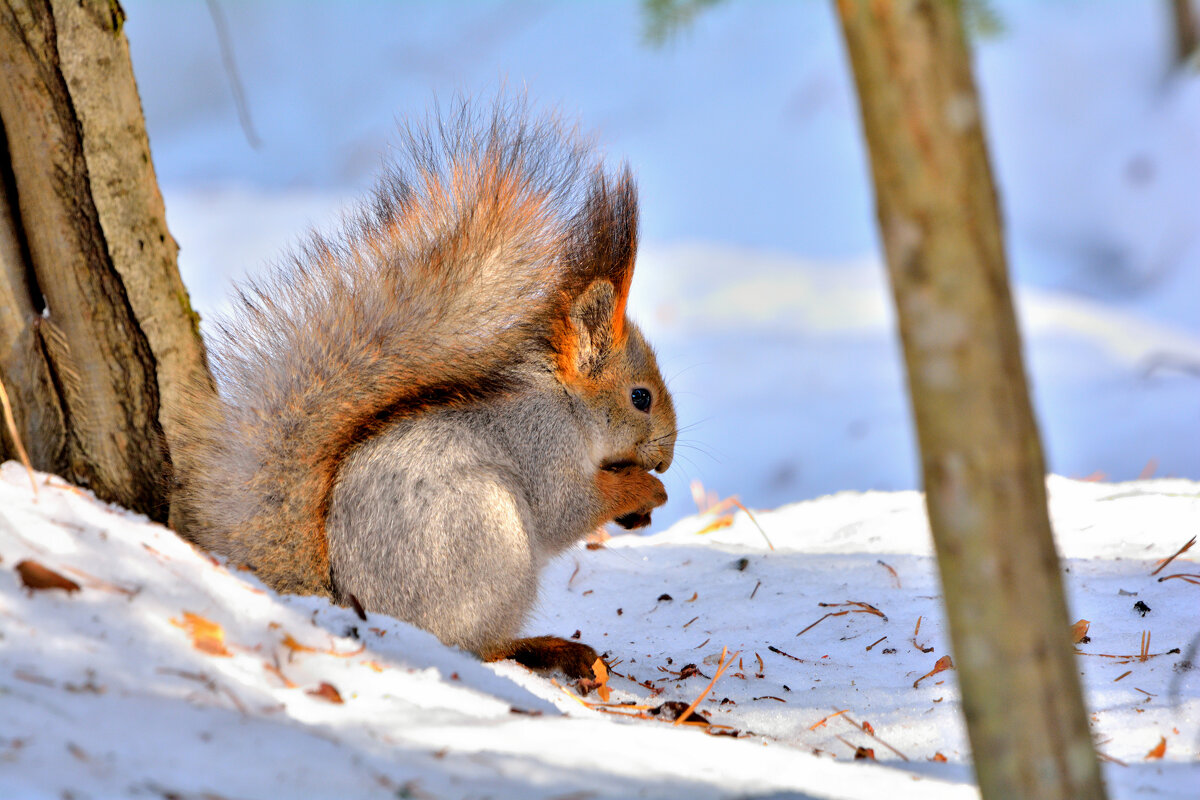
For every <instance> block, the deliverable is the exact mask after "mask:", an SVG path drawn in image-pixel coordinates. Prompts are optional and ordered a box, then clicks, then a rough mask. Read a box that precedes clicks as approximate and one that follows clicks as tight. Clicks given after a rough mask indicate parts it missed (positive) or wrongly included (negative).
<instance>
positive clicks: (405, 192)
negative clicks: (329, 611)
mask: <svg viewBox="0 0 1200 800" xmlns="http://www.w3.org/2000/svg"><path fill="white" fill-rule="evenodd" d="M637 239H638V210H637V195H636V189H635V186H634V182H633V178H632V175H631V172H630V169H629V166H628V164H625V165H623V167H622V169H621V170H620V171H619V172H616V173H615V174H614V173H611V172H609V171H607V170H606V169H605V165H604V163H603V160H602V158H601V157H600V156H599V155H597V153H596V150H595V147H594V146H593V145H592V144H591V142H590V141H589V140H587V139H585V138H584V137H582V136H581V135H579V134H578V132H577V131H576V130H575V129H574V128H568V127H567V126H566V125H565V124H564V123H563V122H562V121H560V120H559V119H557V118H555V117H553V116H549V115H544V116H539V117H533V116H531V115H530V114H529V113H528V112H527V110H526V108H525V105H524V103H517V104H513V103H505V102H503V101H497V102H496V104H495V105H494V106H493V107H492V108H491V109H490V113H489V112H488V111H486V110H485V111H480V110H479V109H477V108H473V107H472V106H471V105H470V104H469V103H466V102H464V103H462V104H460V105H459V106H458V107H457V108H456V109H455V110H454V111H452V112H451V113H449V114H446V115H438V113H437V112H434V113H433V114H432V115H431V116H430V118H429V119H428V120H426V122H425V123H424V124H423V125H420V124H419V125H410V126H407V127H405V128H404V129H402V143H401V145H400V147H399V148H398V156H397V157H395V158H394V160H393V161H392V162H391V163H390V165H389V166H387V167H386V169H385V170H384V173H383V176H382V178H381V179H380V180H379V182H378V184H377V186H376V188H375V190H374V192H373V194H372V195H371V196H370V198H369V200H368V201H367V202H365V203H362V204H360V205H359V206H358V207H357V208H356V209H355V210H353V211H351V212H348V213H347V214H346V216H345V217H344V219H343V223H342V225H341V227H340V230H339V231H338V232H337V233H336V234H335V235H322V234H319V233H311V234H310V235H309V237H308V238H307V239H306V243H305V244H303V245H302V246H301V247H300V248H298V249H297V250H295V251H294V252H293V253H292V254H291V255H290V256H289V257H288V258H287V259H286V260H285V261H283V262H282V263H280V264H279V265H277V266H275V267H274V268H273V270H271V271H270V272H269V274H268V275H267V277H265V278H263V279H259V280H258V281H251V282H248V283H247V284H246V285H243V286H240V287H238V292H237V300H238V302H237V303H236V307H235V310H234V311H233V312H231V313H230V314H229V315H228V316H227V318H225V319H223V320H222V321H221V324H220V326H219V330H218V332H217V334H216V336H215V337H212V338H213V339H214V340H213V341H210V343H209V345H210V358H211V360H212V363H213V373H214V376H215V377H216V378H217V382H218V385H219V386H220V387H221V392H220V395H219V396H215V395H212V394H211V393H209V394H205V393H202V392H197V393H196V396H195V397H194V398H193V399H192V401H191V402H190V403H189V404H188V406H189V407H188V409H187V410H186V411H187V419H186V421H185V424H184V425H183V426H182V427H183V428H184V429H185V430H186V431H187V435H186V437H185V438H184V439H183V441H182V442H181V443H180V446H181V447H183V448H185V449H186V456H187V457H186V458H184V459H181V460H180V461H181V463H183V464H187V465H188V468H187V469H186V470H185V471H181V474H180V475H179V476H178V477H177V478H176V481H175V486H174V489H173V492H172V524H173V525H175V527H176V529H177V530H179V531H180V533H181V534H183V535H184V537H185V538H188V539H190V540H191V541H193V542H195V543H196V544H198V545H199V546H201V547H203V548H205V549H207V550H210V551H212V552H215V553H218V554H221V555H224V556H227V557H228V558H229V560H230V561H231V562H235V563H238V564H241V565H245V566H246V567H248V568H249V569H250V570H252V571H253V572H254V573H255V574H257V576H258V577H259V578H260V579H262V580H263V581H264V582H265V583H266V584H268V585H269V586H271V587H272V588H274V589H275V590H277V591H280V592H291V593H301V594H315V595H323V596H326V597H328V598H330V599H331V600H333V601H334V602H337V603H339V604H342V605H353V606H354V607H355V608H356V610H357V611H358V612H359V614H360V616H361V615H364V612H365V611H370V612H377V613H381V614H388V615H391V616H394V617H397V618H399V619H401V620H405V621H407V622H410V623H413V624H415V625H417V626H419V627H421V628H424V629H426V630H428V631H430V632H431V633H433V634H434V635H436V636H437V637H438V638H439V639H441V640H442V641H443V642H445V643H446V644H449V645H457V646H459V647H461V648H463V649H465V650H468V651H470V652H473V653H475V654H477V655H478V656H479V657H481V658H482V659H484V660H499V659H504V658H514V659H516V660H517V661H519V662H521V663H524V664H526V665H527V666H529V667H531V668H535V669H558V670H561V671H563V672H564V673H566V674H567V675H568V676H570V677H573V678H592V677H594V675H593V669H592V666H593V664H594V663H595V662H596V659H597V654H596V652H595V650H593V649H592V648H591V647H589V646H587V645H586V644H583V643H581V642H576V641H571V640H566V639H561V638H557V637H551V636H540V637H534V638H526V639H522V638H519V633H520V630H521V627H522V624H523V622H524V621H525V618H526V616H527V615H528V613H529V612H530V610H531V608H532V606H533V605H534V603H535V600H536V597H537V591H538V573H539V571H540V569H541V568H542V566H543V565H544V564H545V563H546V562H547V560H548V559H550V558H551V557H552V556H554V555H556V554H558V553H560V552H562V551H563V550H564V549H566V548H567V547H569V546H570V545H572V544H574V543H576V542H578V541H579V540H580V539H581V538H583V537H584V536H585V535H586V534H588V533H590V532H592V531H594V530H595V529H596V528H598V527H599V526H601V525H603V524H604V523H606V522H609V521H615V522H616V523H617V524H619V525H621V526H622V527H625V528H628V529H632V528H638V527H643V526H645V525H648V524H649V523H650V513H651V511H652V510H653V509H654V508H656V507H658V506H660V505H662V504H663V503H665V502H666V499H667V494H666V491H665V488H664V486H663V484H662V482H661V481H660V480H659V479H658V478H657V477H655V476H654V475H652V474H651V473H652V472H658V473H662V472H664V471H666V469H667V468H668V467H669V466H670V465H671V460H672V457H673V453H674V446H675V437H676V422H675V412H674V407H673V405H672V400H671V395H670V393H669V392H668V391H667V387H666V386H665V384H664V382H663V379H662V376H661V374H660V372H659V368H658V365H657V362H656V359H655V355H654V352H653V350H652V349H651V347H650V345H649V344H647V342H646V340H645V339H644V338H643V336H642V333H641V331H640V330H639V329H638V327H637V326H636V325H635V324H634V323H633V322H632V321H630V320H629V319H628V317H627V315H626V302H627V299H628V296H629V288H630V281H631V279H632V277H633V268H634V259H635V256H636V252H637Z"/></svg>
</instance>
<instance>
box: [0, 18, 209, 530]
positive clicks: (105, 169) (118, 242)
mask: <svg viewBox="0 0 1200 800" xmlns="http://www.w3.org/2000/svg"><path fill="white" fill-rule="evenodd" d="M123 19H124V12H123V11H122V10H121V8H120V5H119V4H118V3H117V2H115V0H98V1H95V0H85V2H83V3H78V2H76V3H67V2H58V0H55V2H54V3H51V2H50V1H49V0H4V1H3V2H0V118H2V120H3V125H4V131H5V134H6V137H7V142H8V157H9V158H8V163H9V165H11V183H10V184H9V185H7V186H6V189H9V190H10V191H8V193H7V195H8V201H9V203H10V205H11V208H10V213H9V214H8V215H7V216H8V218H9V219H10V220H12V223H13V224H12V226H11V227H12V229H13V230H15V231H16V233H15V234H11V233H10V235H9V236H8V238H9V239H10V240H13V239H15V240H16V243H17V248H16V252H17V255H18V256H19V257H20V259H21V262H20V263H21V265H22V266H23V268H24V269H23V270H22V267H21V266H13V267H12V268H11V269H10V268H8V267H6V275H7V276H8V278H7V284H6V285H7V290H8V291H9V293H10V294H11V296H12V302H13V306H12V308H14V309H15V316H16V318H17V320H18V322H16V323H13V322H11V321H6V322H5V325H4V327H3V331H4V335H5V336H7V337H8V339H9V340H11V342H13V343H15V346H16V351H17V352H18V353H19V354H20V358H21V359H24V360H32V361H33V362H34V363H35V366H34V368H33V373H32V376H33V377H32V380H31V379H30V377H29V376H28V375H23V374H19V373H17V372H15V371H14V372H12V373H10V371H9V370H10V367H9V365H8V363H7V362H5V361H0V367H2V368H3V375H0V377H3V378H4V379H5V381H6V384H8V383H12V384H21V386H22V387H23V388H22V389H21V391H23V392H25V394H27V395H29V396H30V397H32V398H34V399H33V400H28V399H26V402H24V403H23V404H22V409H21V414H22V419H23V427H24V428H26V430H27V434H28V439H27V441H26V445H27V446H29V447H30V449H31V450H36V449H37V448H38V447H39V446H42V447H43V449H46V450H49V451H53V450H54V447H53V444H54V441H55V436H54V431H53V430H52V427H53V426H49V427H47V426H44V425H42V424H36V423H34V422H33V421H32V420H33V418H34V416H35V414H34V411H35V410H36V407H37V404H38V403H39V402H41V403H42V404H43V405H56V406H57V410H58V413H59V415H60V416H61V420H62V425H63V430H64V436H63V443H64V447H63V451H64V456H65V457H64V459H63V461H64V462H65V464H63V465H61V466H57V467H56V466H55V465H54V464H53V463H52V462H51V463H49V464H48V463H47V462H46V461H40V462H39V466H40V467H42V468H48V467H49V468H56V469H57V470H58V471H61V472H63V474H65V475H66V477H69V478H71V479H73V480H75V481H77V482H79V483H82V484H84V485H86V486H88V487H89V488H91V489H93V490H94V491H95V492H96V493H97V495H99V496H100V497H102V498H104V499H106V500H112V501H115V502H119V503H121V504H123V505H125V506H127V507H130V508H133V509H135V510H138V511H142V512H144V513H147V514H149V515H150V516H152V517H153V518H155V519H165V518H166V516H167V502H166V496H167V492H168V490H169V488H170V477H171V460H170V457H169V455H168V450H167V445H166V442H165V441H164V437H163V430H162V426H161V424H160V421H159V412H160V394H159V381H160V380H161V381H162V382H163V384H164V387H165V390H167V391H173V390H174V387H177V386H178V385H179V384H180V383H182V382H184V381H187V380H192V379H196V376H197V375H199V376H200V377H199V378H198V380H199V381H200V382H201V383H203V381H204V380H205V379H206V377H207V368H206V367H205V366H204V362H203V349H202V348H200V346H199V344H198V335H197V334H196V330H195V318H194V315H193V314H192V313H191V310H190V307H188V304H187V300H186V294H185V293H184V292H183V288H182V284H181V283H179V278H178V274H177V273H176V272H175V267H174V242H173V241H171V239H170V235H169V234H168V233H167V232H166V228H165V223H164V221H163V213H162V199H161V196H160V195H158V192H157V186H156V184H155V182H154V173H153V168H152V167H151V165H150V162H149V150H148V148H147V146H146V142H145V132H144V123H143V121H142V117H141V109H140V106H139V105H138V103H137V99H136V87H135V86H134V85H133V79H132V70H131V69H130V68H129V64H128V49H127V45H126V43H125V40H124V36H123V34H121V32H120V26H121V23H122V21H123ZM60 37H61V38H60ZM60 52H61V53H65V54H66V57H65V58H64V59H62V60H60V57H59V54H60ZM68 82H70V83H68ZM112 84H125V85H121V86H113V85H112ZM131 129H132V130H131ZM89 138H94V139H95V141H92V142H88V141H86V140H88V139H89ZM98 207H99V208H98ZM105 225H107V226H108V227H107V228H105ZM11 250H12V247H11V246H10V247H9V251H11ZM13 257H14V256H12V254H11V252H10V253H9V255H7V256H5V259H6V263H7V261H8V260H11V259H12V258H13ZM22 271H23V272H24V275H25V280H24V282H23V285H22V281H20V280H19V276H20V274H21V272H22ZM127 281H128V286H127ZM39 312H40V313H39ZM172 317H175V318H176V319H174V320H172V319H171V318H172ZM31 319H32V322H29V321H30V320H31ZM22 320H24V321H25V322H24V327H23V326H22V323H21V321H22ZM139 320H141V322H139ZM142 322H144V323H145V329H144V328H143V325H142ZM26 328H32V329H33V330H34V331H36V332H37V334H38V336H37V342H38V347H37V348H34V347H33V343H32V341H31V340H30V337H28V336H26V338H25V339H23V340H22V339H21V338H20V337H21V336H22V335H24V334H23V331H24V330H25V329H26ZM147 331H153V332H154V337H155V342H154V343H153V346H152V342H151V341H150V340H149V339H148V336H147ZM180 331H183V333H182V334H181V333H180ZM188 336H190V337H191V338H192V339H195V340H196V343H194V344H188V343H187V342H186V339H187V338H188ZM156 348H157V349H156ZM38 349H40V351H41V352H42V353H43V354H44V360H45V363H46V372H47V373H48V378H49V381H50V384H51V386H52V389H53V391H52V392H49V391H46V390H44V381H42V380H41V378H40V377H39V373H38V372H37V367H36V359H35V358H33V357H32V356H30V355H29V353H31V352H33V351H35V350H38ZM0 355H3V354H0ZM160 359H161V362H160ZM181 365H182V366H181ZM189 376H191V377H189ZM11 390H12V387H11V386H10V393H11ZM47 394H49V395H50V397H49V399H46V395H47ZM45 416H46V415H43V417H45ZM53 416H54V415H53V414H52V413H51V414H49V417H53ZM168 419H169V415H168ZM168 426H169V425H168ZM47 438H48V439H49V444H44V443H43V444H40V445H39V444H35V443H37V442H40V441H41V440H43V439H47Z"/></svg>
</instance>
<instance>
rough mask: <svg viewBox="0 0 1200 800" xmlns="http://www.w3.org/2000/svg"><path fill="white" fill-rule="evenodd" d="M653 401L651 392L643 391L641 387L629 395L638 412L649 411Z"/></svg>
mask: <svg viewBox="0 0 1200 800" xmlns="http://www.w3.org/2000/svg"><path fill="white" fill-rule="evenodd" d="M653 399H654V398H653V397H652V396H651V395H650V390H649V389H643V388H642V387H640V386H639V387H638V388H636V389H634V390H633V391H632V392H630V393H629V400H630V402H632V403H633V407H634V408H636V409H637V410H638V411H649V410H650V403H651V401H652V400H653Z"/></svg>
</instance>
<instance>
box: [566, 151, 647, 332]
mask: <svg viewBox="0 0 1200 800" xmlns="http://www.w3.org/2000/svg"><path fill="white" fill-rule="evenodd" d="M573 228H574V240H575V241H574V243H573V244H574V246H573V248H572V250H573V256H574V259H573V260H574V262H575V264H574V271H575V273H576V275H578V276H579V277H580V278H581V279H582V280H581V286H582V287H586V290H587V291H591V289H592V287H593V286H594V285H595V281H599V280H604V281H607V282H608V283H609V284H610V288H611V289H612V291H613V302H612V307H611V311H610V316H609V326H610V328H611V333H612V336H613V339H614V341H617V342H619V341H621V340H623V339H624V338H625V304H626V302H627V300H628V299H629V285H630V283H631V282H632V280H633V263H634V259H635V257H636V256H637V239H638V208H637V187H636V186H634V183H633V175H632V173H631V172H630V171H629V167H628V165H626V167H625V169H624V170H622V172H621V174H620V175H619V176H618V177H616V178H612V177H610V176H608V175H605V174H604V173H603V172H597V173H596V176H595V178H594V179H593V181H592V186H591V188H590V190H589V191H588V196H587V200H586V201H585V203H584V205H583V208H582V209H581V211H580V215H579V217H578V218H577V219H576V221H575V225H574V226H573Z"/></svg>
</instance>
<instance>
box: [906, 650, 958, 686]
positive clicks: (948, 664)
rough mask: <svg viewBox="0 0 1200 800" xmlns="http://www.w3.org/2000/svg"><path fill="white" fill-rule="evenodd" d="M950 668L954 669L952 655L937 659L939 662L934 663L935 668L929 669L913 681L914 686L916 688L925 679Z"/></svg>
mask: <svg viewBox="0 0 1200 800" xmlns="http://www.w3.org/2000/svg"><path fill="white" fill-rule="evenodd" d="M948 669H954V662H953V661H951V660H950V656H942V657H941V658H939V659H938V660H937V663H936V664H934V665H933V669H931V670H929V672H926V673H925V674H924V675H922V676H921V677H919V678H917V679H916V680H915V681H913V688H914V689H916V688H917V687H918V686H919V685H920V683H921V681H923V680H925V679H926V678H928V677H931V676H933V675H937V674H938V673H939V672H943V671H944V670H948Z"/></svg>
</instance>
